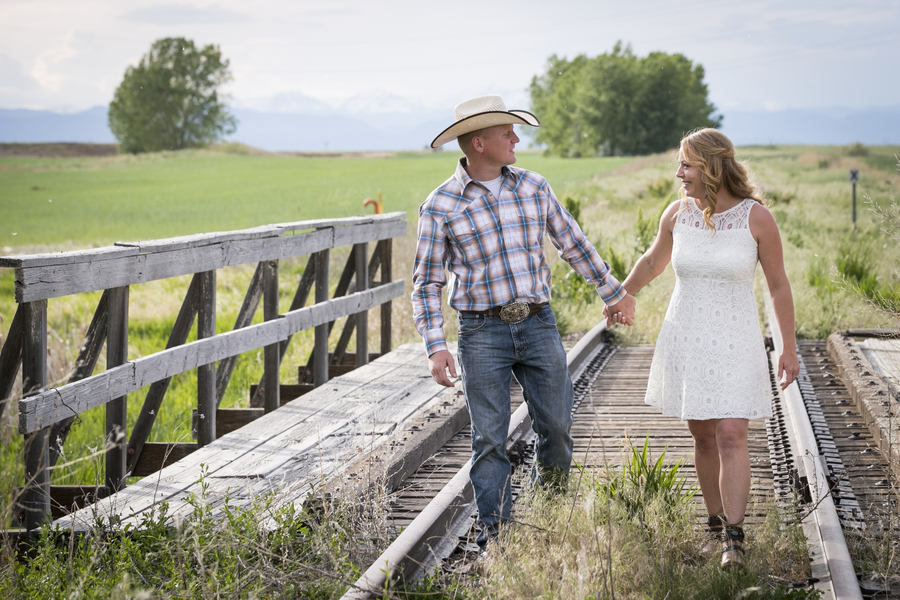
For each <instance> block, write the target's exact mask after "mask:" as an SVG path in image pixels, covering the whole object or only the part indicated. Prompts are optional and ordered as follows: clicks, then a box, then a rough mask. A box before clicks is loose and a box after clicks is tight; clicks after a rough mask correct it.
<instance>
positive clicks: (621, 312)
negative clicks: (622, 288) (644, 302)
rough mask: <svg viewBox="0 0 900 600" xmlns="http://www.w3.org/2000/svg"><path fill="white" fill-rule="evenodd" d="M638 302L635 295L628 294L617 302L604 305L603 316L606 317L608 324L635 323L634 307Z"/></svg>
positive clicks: (610, 325)
mask: <svg viewBox="0 0 900 600" xmlns="http://www.w3.org/2000/svg"><path fill="white" fill-rule="evenodd" d="M636 305H637V302H636V301H635V299H634V296H632V295H631V294H626V295H625V297H624V298H622V299H621V300H619V301H618V302H616V303H615V304H607V305H606V306H604V307H603V316H604V317H606V326H607V327H612V326H613V325H615V324H617V323H618V324H620V325H634V309H635V307H636Z"/></svg>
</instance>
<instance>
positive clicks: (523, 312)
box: [500, 302, 531, 325]
mask: <svg viewBox="0 0 900 600" xmlns="http://www.w3.org/2000/svg"><path fill="white" fill-rule="evenodd" d="M530 312H531V307H529V306H528V303H527V302H510V303H509V304H504V305H503V306H502V307H501V308H500V320H501V321H503V322H504V323H509V324H510V325H515V324H516V323H521V322H522V321H524V320H525V319H526V318H527V317H528V313H530Z"/></svg>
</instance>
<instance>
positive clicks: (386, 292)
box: [19, 268, 404, 433]
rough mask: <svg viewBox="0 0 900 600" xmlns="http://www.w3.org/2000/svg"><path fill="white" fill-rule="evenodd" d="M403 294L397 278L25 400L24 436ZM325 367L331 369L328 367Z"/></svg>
mask: <svg viewBox="0 0 900 600" xmlns="http://www.w3.org/2000/svg"><path fill="white" fill-rule="evenodd" d="M317 270H318V268H317ZM403 293H404V282H403V281H402V280H397V281H394V282H392V283H390V284H388V285H382V286H378V287H376V288H372V289H370V290H366V291H365V292H357V293H355V294H351V295H349V296H345V297H344V298H338V299H336V300H328V301H326V302H323V303H321V304H314V305H312V306H307V307H304V308H301V309H298V310H295V311H291V312H288V313H284V314H283V315H281V317H280V318H279V319H276V320H273V321H267V322H264V323H259V324H257V325H253V326H250V327H245V328H243V329H240V330H238V331H230V332H227V333H222V334H219V335H216V336H215V337H211V338H207V339H204V340H197V341H195V342H191V343H189V344H184V345H182V346H178V347H175V348H169V349H166V350H162V351H160V352H157V353H154V354H150V355H148V356H144V357H141V358H138V359H136V360H133V361H131V362H129V363H127V364H125V365H122V366H119V367H115V368H113V369H109V370H107V371H104V372H103V373H100V374H98V375H95V376H93V377H89V378H88V379H84V380H82V381H78V382H75V383H70V384H67V385H65V386H62V387H59V388H54V389H52V390H48V391H45V392H42V393H40V394H37V395H35V396H33V397H30V398H25V399H23V400H21V401H20V402H19V432H20V433H31V432H33V431H37V430H38V429H40V428H41V427H47V426H49V425H52V424H53V423H56V422H58V421H61V420H63V419H65V418H67V417H70V416H72V415H76V414H80V413H82V412H84V411H85V410H88V409H90V408H93V407H95V406H101V405H103V404H105V403H107V402H109V401H110V400H111V399H113V398H116V397H119V396H122V395H124V394H127V393H130V392H133V391H135V390H137V389H140V388H142V387H144V386H146V385H150V384H151V383H154V382H157V381H162V380H163V379H167V378H170V377H172V376H174V375H177V374H178V373H184V372H185V371H190V370H191V369H196V368H197V367H198V366H200V365H203V364H208V363H210V362H213V361H218V360H222V359H223V358H225V357H228V356H234V355H236V354H241V353H243V352H249V351H251V350H255V349H257V348H260V347H263V346H266V345H268V344H271V343H274V342H276V341H281V340H286V339H287V338H288V337H289V336H290V335H293V334H294V333H297V332H298V331H301V330H304V329H311V328H313V327H321V326H323V325H327V323H328V322H329V321H332V320H335V319H338V318H341V317H344V316H347V315H350V314H354V313H357V312H360V311H362V310H368V309H370V308H373V307H375V306H377V305H379V304H381V303H382V302H384V301H386V300H389V299H393V298H397V297H399V296H401V295H402V294H403ZM325 342H326V346H325V358H323V360H327V338H326V339H325ZM323 366H325V367H326V368H327V363H326V364H324V365H323Z"/></svg>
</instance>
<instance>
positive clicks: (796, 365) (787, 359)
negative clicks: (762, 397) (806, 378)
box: [778, 352, 800, 390]
mask: <svg viewBox="0 0 900 600" xmlns="http://www.w3.org/2000/svg"><path fill="white" fill-rule="evenodd" d="M799 374H800V362H799V361H798V360H797V353H796V352H782V353H781V356H779V357H778V381H779V384H780V385H781V389H782V390H784V389H786V388H787V386H789V385H791V384H792V383H793V382H794V381H795V380H796V379H797V375H799Z"/></svg>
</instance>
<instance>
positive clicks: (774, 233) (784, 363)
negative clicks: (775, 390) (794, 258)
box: [750, 205, 800, 389]
mask: <svg viewBox="0 0 900 600" xmlns="http://www.w3.org/2000/svg"><path fill="white" fill-rule="evenodd" d="M750 233H751V234H752V235H753V237H754V238H756V243H757V245H758V247H759V264H761V265H762V269H763V274H765V276H766V283H767V284H768V286H769V294H770V295H771V296H772V305H773V306H774V308H775V320H777V321H778V329H779V331H781V339H782V340H783V342H784V347H783V348H782V352H781V356H779V357H778V371H777V374H778V379H779V380H782V378H783V381H781V389H785V388H786V387H787V386H789V385H790V384H791V383H792V382H793V381H794V380H795V379H796V378H797V375H799V374H800V363H799V361H798V360H797V341H796V338H795V336H794V298H793V295H792V294H791V282H790V281H788V278H787V273H785V272H784V252H783V250H782V247H781V235H780V234H779V233H778V224H777V223H775V217H773V216H772V213H770V212H769V211H768V209H766V207H764V206H761V205H760V206H754V207H753V208H752V209H751V210H750Z"/></svg>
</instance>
